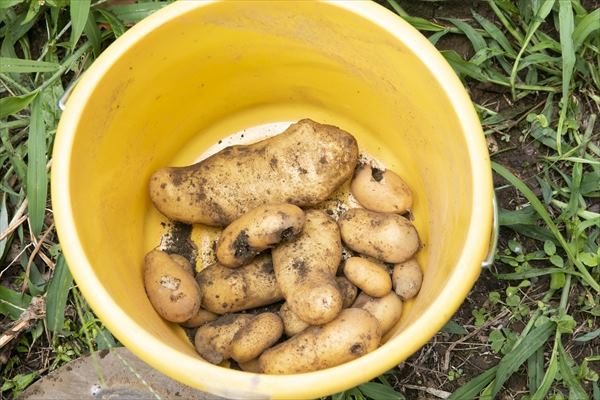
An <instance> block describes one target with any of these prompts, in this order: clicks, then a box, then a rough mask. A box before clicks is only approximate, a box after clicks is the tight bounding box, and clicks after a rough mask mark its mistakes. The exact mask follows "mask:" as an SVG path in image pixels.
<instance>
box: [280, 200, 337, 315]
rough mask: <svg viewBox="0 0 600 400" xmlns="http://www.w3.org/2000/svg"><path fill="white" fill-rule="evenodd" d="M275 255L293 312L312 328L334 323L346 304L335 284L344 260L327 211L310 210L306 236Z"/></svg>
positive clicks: (290, 243) (304, 229) (304, 234)
mask: <svg viewBox="0 0 600 400" xmlns="http://www.w3.org/2000/svg"><path fill="white" fill-rule="evenodd" d="M272 254H273V267H274V269H275V276H276V277H277V283H278V284H279V287H280V288H281V291H282V292H283V296H284V297H285V299H286V301H287V303H288V306H289V307H290V309H291V310H292V311H293V312H294V313H295V314H296V315H298V317H300V319H302V320H303V321H304V322H307V323H309V324H311V325H320V324H324V323H326V322H329V321H331V320H332V319H334V318H335V317H336V316H337V314H338V313H339V312H340V310H341V309H342V304H343V298H342V295H341V293H340V290H339V288H338V285H337V282H336V281H335V274H336V271H337V269H338V265H339V263H340V261H341V258H342V244H341V241H340V232H339V229H338V227H337V225H336V223H335V222H334V221H333V220H332V219H331V218H329V216H327V214H325V213H324V212H323V211H319V210H308V211H307V212H306V219H305V222H304V228H303V230H302V233H301V234H300V235H299V236H298V237H296V239H294V240H292V241H290V242H287V243H283V244H281V245H279V246H277V247H276V248H275V249H273V251H272Z"/></svg>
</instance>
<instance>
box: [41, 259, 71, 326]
mask: <svg viewBox="0 0 600 400" xmlns="http://www.w3.org/2000/svg"><path fill="white" fill-rule="evenodd" d="M72 282H73V277H72V276H71V272H70V271H69V268H68V267H67V263H66V262H65V258H64V257H63V256H62V255H60V256H59V258H58V260H57V262H56V267H54V274H53V275H52V280H51V281H50V284H49V285H48V292H47V294H46V321H47V323H48V329H50V331H52V332H53V333H54V334H56V333H58V332H60V330H61V329H62V328H63V325H64V323H65V306H66V305H67V296H68V294H69V289H70V288H71V284H72Z"/></svg>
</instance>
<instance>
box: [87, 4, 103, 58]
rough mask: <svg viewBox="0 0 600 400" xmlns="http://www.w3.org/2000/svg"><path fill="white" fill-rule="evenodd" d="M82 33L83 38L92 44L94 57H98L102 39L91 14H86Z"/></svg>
mask: <svg viewBox="0 0 600 400" xmlns="http://www.w3.org/2000/svg"><path fill="white" fill-rule="evenodd" d="M83 31H84V32H85V36H86V37H87V38H88V40H89V41H90V43H91V44H92V50H93V51H94V57H98V56H99V55H100V44H101V42H102V37H101V35H100V29H98V24H97V23H96V18H95V17H94V13H93V12H90V13H89V14H88V16H87V20H86V22H85V27H84V28H83Z"/></svg>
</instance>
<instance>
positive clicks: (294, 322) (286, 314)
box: [279, 303, 310, 337]
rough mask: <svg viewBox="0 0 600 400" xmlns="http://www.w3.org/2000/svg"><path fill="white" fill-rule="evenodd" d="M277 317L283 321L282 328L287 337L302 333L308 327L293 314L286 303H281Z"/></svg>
mask: <svg viewBox="0 0 600 400" xmlns="http://www.w3.org/2000/svg"><path fill="white" fill-rule="evenodd" d="M279 316H280V317H281V320H282V321H283V328H284V330H285V334H286V336H287V337H292V336H294V335H295V334H297V333H300V332H302V331H303V330H305V329H306V328H308V327H309V326H310V325H309V324H307V323H306V322H304V321H302V320H301V319H300V317H298V315H296V313H295V312H293V311H292V310H291V309H290V307H289V306H288V303H283V304H282V305H281V308H280V309H279Z"/></svg>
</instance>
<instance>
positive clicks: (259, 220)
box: [216, 203, 304, 268]
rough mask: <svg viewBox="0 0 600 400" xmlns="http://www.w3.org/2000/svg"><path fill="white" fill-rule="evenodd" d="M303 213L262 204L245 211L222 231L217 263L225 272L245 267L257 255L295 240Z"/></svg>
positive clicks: (290, 207)
mask: <svg viewBox="0 0 600 400" xmlns="http://www.w3.org/2000/svg"><path fill="white" fill-rule="evenodd" d="M303 225H304V211H302V209H301V208H299V207H297V206H295V205H293V204H285V203H284V204H266V205H264V206H259V207H257V208H255V209H253V210H250V211H248V212H247V213H246V214H244V215H242V216H241V217H240V218H238V219H236V220H235V221H233V222H232V223H231V224H230V225H228V226H227V228H225V229H224V230H223V233H222V234H221V236H220V237H219V240H218V242H217V250H216V254H217V259H218V260H219V263H221V264H222V265H224V266H226V267H229V268H237V267H239V266H241V265H244V264H247V263H248V262H249V261H250V260H252V259H253V258H254V257H255V256H256V255H257V254H258V253H260V252H261V251H264V250H266V249H269V248H272V247H274V246H275V245H276V244H277V243H279V242H285V241H287V240H290V239H292V238H294V237H295V236H297V235H298V234H299V233H300V232H301V231H302V226H303Z"/></svg>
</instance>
